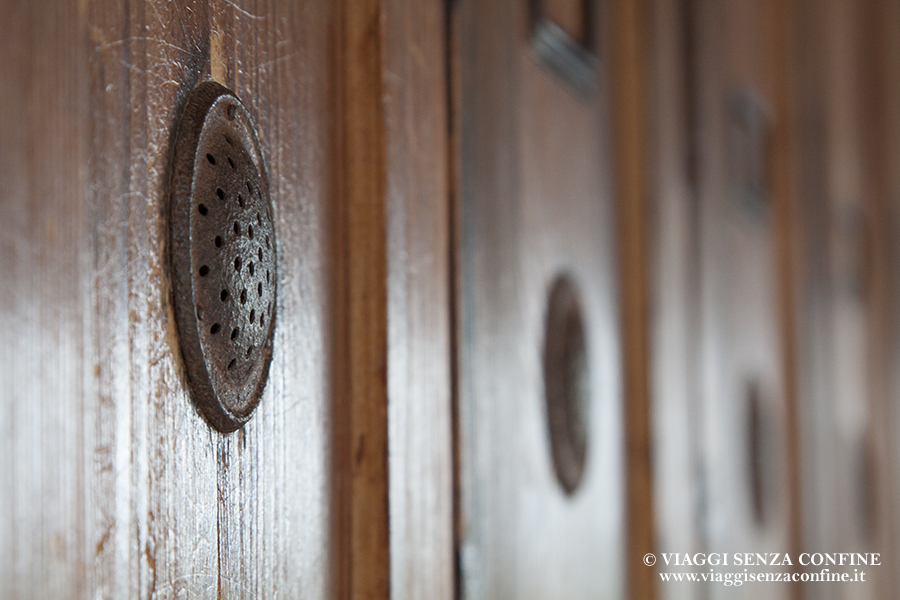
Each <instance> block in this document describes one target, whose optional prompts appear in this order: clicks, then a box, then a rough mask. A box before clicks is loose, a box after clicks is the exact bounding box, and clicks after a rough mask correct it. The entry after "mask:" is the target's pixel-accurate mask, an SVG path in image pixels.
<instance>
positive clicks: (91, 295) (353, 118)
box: [0, 0, 454, 598]
mask: <svg viewBox="0 0 900 600" xmlns="http://www.w3.org/2000/svg"><path fill="white" fill-rule="evenodd" d="M0 16H2V18H3V19H4V21H5V22H7V23H8V24H9V26H10V30H9V33H8V35H5V36H3V41H2V42H0V49H2V54H3V56H4V60H3V62H2V66H0V102H2V106H3V108H4V110H3V116H2V117H0V139H2V140H3V143H2V147H3V149H2V151H0V152H2V162H3V166H2V167H0V181H2V183H0V197H2V199H3V201H2V204H0V221H2V223H3V224H4V226H5V227H7V228H9V231H8V235H6V236H4V238H3V242H2V243H3V246H2V254H3V259H2V260H0V278H2V280H3V284H2V286H0V294H2V301H3V306H4V309H3V310H2V311H0V313H2V314H0V323H2V326H3V328H4V330H5V333H4V336H3V340H4V343H3V350H2V367H0V386H2V391H0V406H2V410H3V413H2V414H3V417H2V437H3V441H2V442H0V443H2V450H3V452H4V460H3V461H0V462H2V467H0V514H2V515H3V516H2V517H0V563H2V567H0V595H3V596H5V597H17V598H51V597H102V598H131V597H134V598H136V597H165V598H169V597H173V598H175V597H177V598H184V597H247V598H263V597H290V598H300V597H303V598H328V597H373V598H375V597H387V596H388V595H391V596H392V597H395V598H420V597H429V598H450V597H452V595H453V589H454V587H453V578H452V572H453V571H452V569H453V562H452V553H453V545H452V544H453V542H452V529H451V525H452V520H451V519H452V493H451V474H452V454H451V443H450V436H451V427H450V402H449V393H450V392H449V390H450V385H449V373H450V361H449V328H450V320H449V306H450V303H449V292H448V281H449V279H448V275H447V271H448V269H449V258H448V252H449V242H448V239H449V238H448V222H449V220H448V219H449V212H448V208H447V187H448V178H447V169H446V165H447V158H446V156H447V117H446V114H447V112H446V94H445V93H444V91H442V90H444V89H445V87H444V85H445V76H444V65H445V54H444V41H443V40H444V34H443V32H444V26H443V17H444V15H443V7H442V5H441V3H439V2H436V1H435V2H424V3H415V4H407V3H402V2H393V1H388V2H364V3H360V2H347V3H343V4H342V3H325V2H299V3H297V2H282V1H278V0H276V1H267V2H250V3H244V2H232V1H230V0H228V1H222V2H219V1H210V2H206V1H179V2H155V1H149V2H142V1H138V2H111V1H105V0H102V1H96V2H80V3H70V2H48V3H31V2H3V3H2V4H0ZM413 50H415V51H413ZM208 79H212V80H215V81H218V82H220V83H221V84H223V85H225V86H226V87H228V88H230V89H231V90H233V91H234V92H235V94H236V95H237V96H238V97H239V98H240V99H241V100H242V102H243V103H244V104H245V106H246V107H247V109H248V111H249V113H250V115H251V116H252V118H253V120H254V122H255V124H256V127H257V130H258V134H259V138H260V145H261V149H262V155H263V159H264V162H265V164H266V165H267V170H268V180H269V186H270V190H271V196H272V200H273V208H274V220H275V229H276V233H277V253H278V259H277V282H278V289H279V292H278V302H277V311H276V317H275V318H276V320H277V326H276V329H275V338H274V346H273V348H274V356H273V361H272V364H271V368H270V373H269V378H268V384H267V386H266V388H265V392H264V394H263V397H262V400H261V402H260V404H259V407H258V409H257V410H256V412H255V414H254V416H253V417H252V418H251V419H250V421H249V422H248V423H247V424H246V425H245V426H244V427H243V428H242V429H241V430H239V431H237V432H236V433H233V434H230V435H223V434H220V433H218V432H217V431H216V430H214V429H213V428H211V427H210V426H209V425H208V424H207V423H206V421H205V420H204V419H203V418H202V417H201V415H200V413H199V412H198V411H197V410H196V409H195V407H194V405H193V404H192V402H191V400H190V397H189V393H188V389H187V383H186V380H185V375H184V368H183V364H182V362H181V360H182V358H181V354H180V351H179V338H178V335H177V331H176V328H175V323H174V319H173V309H172V304H171V299H170V283H169V281H170V275H169V267H168V254H167V252H169V251H170V249H169V248H168V247H167V239H168V230H167V219H166V215H167V213H168V211H167V202H168V185H169V176H170V174H171V169H172V167H171V165H170V158H171V154H172V143H173V139H174V131H175V127H176V124H177V123H178V119H179V116H180V113H181V111H182V109H183V107H184V104H185V101H186V98H187V97H188V94H189V93H190V92H191V90H192V89H193V88H194V86H195V85H196V84H197V83H198V82H201V81H204V80H208ZM386 234H388V235H386ZM388 240H389V241H388ZM389 433H390V440H389V439H388V438H389V436H388V434H389Z"/></svg>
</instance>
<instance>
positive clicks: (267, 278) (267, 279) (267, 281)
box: [266, 269, 272, 283]
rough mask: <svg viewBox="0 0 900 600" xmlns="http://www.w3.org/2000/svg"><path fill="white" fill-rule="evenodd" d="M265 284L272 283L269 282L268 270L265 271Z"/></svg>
mask: <svg viewBox="0 0 900 600" xmlns="http://www.w3.org/2000/svg"><path fill="white" fill-rule="evenodd" d="M266 283H272V282H271V281H270V280H269V270H268V269H266Z"/></svg>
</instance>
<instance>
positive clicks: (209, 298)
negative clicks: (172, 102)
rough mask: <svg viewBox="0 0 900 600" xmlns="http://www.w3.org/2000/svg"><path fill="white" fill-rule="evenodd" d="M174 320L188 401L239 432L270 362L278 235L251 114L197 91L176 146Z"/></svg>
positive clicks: (220, 94) (219, 89) (213, 90)
mask: <svg viewBox="0 0 900 600" xmlns="http://www.w3.org/2000/svg"><path fill="white" fill-rule="evenodd" d="M169 233H170V240H169V241H170V249H171V268H172V284H173V293H174V308H175V320H176V323H177V327H178V335H179V340H180V344H181V352H182V355H183V357H184V363H185V370H186V373H187V377H188V382H189V385H190V389H191V398H192V399H193V401H194V403H195V404H196V405H197V407H198V408H199V409H200V410H201V412H202V413H203V414H204V416H205V417H206V418H207V420H208V421H209V422H210V423H211V424H212V425H213V426H214V427H216V429H218V430H219V431H222V432H230V431H234V430H236V429H238V428H239V427H241V426H242V425H243V424H244V423H245V422H246V421H247V420H248V419H249V418H250V416H251V414H252V413H253V410H254V408H256V405H257V404H258V403H259V399H260V396H261V394H262V390H263V388H264V387H265V383H266V379H267V377H268V372H269V363H270V362H271V359H272V334H273V331H274V320H275V319H274V317H275V299H276V293H275V291H276V285H275V283H276V277H275V265H276V261H275V230H274V226H273V214H272V204H271V201H270V198H269V187H268V181H267V177H266V174H265V167H264V164H263V160H262V155H261V154H260V150H259V141H258V138H257V136H256V131H255V129H254V127H253V123H252V121H251V118H250V115H249V113H248V112H247V110H246V109H245V108H244V106H243V104H241V102H240V101H239V100H238V99H237V98H236V97H235V95H234V94H233V93H232V92H230V91H229V90H228V89H226V88H224V87H223V86H221V85H219V84H218V83H215V82H211V81H210V82H205V83H202V84H200V85H198V86H197V87H196V88H195V89H194V91H193V92H192V93H191V96H190V98H189V99H188V102H187V105H186V106H185V110H184V114H183V116H182V119H181V123H180V125H179V129H178V134H177V136H176V140H175V151H174V156H173V167H172V185H171V199H170V231H169Z"/></svg>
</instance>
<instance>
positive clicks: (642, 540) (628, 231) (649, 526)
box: [609, 0, 656, 599]
mask: <svg viewBox="0 0 900 600" xmlns="http://www.w3.org/2000/svg"><path fill="white" fill-rule="evenodd" d="M644 9H645V3H644V2H633V1H630V0H621V1H618V2H614V3H613V5H612V10H611V11H610V13H611V14H610V27H609V29H610V31H612V39H611V40H610V47H611V51H610V57H611V61H610V64H611V69H610V70H611V83H612V85H611V88H612V90H614V92H613V99H612V106H613V115H614V116H613V119H612V121H613V123H615V129H614V131H613V133H614V140H615V144H616V160H615V167H616V183H617V186H616V191H617V196H618V207H619V234H620V236H621V237H620V243H619V248H620V257H621V258H620V264H621V267H620V270H621V273H622V275H621V284H620V285H621V298H622V300H621V303H622V329H623V331H624V332H625V334H624V335H623V338H622V345H623V362H624V373H625V375H624V384H625V386H624V392H625V397H626V398H628V402H627V407H628V408H627V410H626V411H625V437H626V448H627V450H626V457H627V458H626V461H627V473H628V474H627V489H628V495H627V506H628V525H627V531H628V536H627V539H628V546H627V552H626V558H625V561H626V563H625V564H626V565H627V570H628V593H629V596H630V597H631V598H647V599H652V598H655V589H656V581H655V572H654V570H653V569H648V568H647V565H645V564H644V561H643V557H644V555H646V554H647V553H648V552H652V551H653V546H654V532H655V527H654V518H653V517H654V512H653V483H652V474H651V464H652V463H651V459H650V413H649V408H650V362H649V361H650V349H649V340H650V333H649V323H648V319H649V303H650V286H649V257H648V254H649V241H650V234H649V227H650V218H649V217H650V211H649V205H648V201H649V195H650V189H649V182H648V180H647V176H646V175H647V171H648V167H649V159H648V156H647V154H648V148H647V145H648V141H647V129H648V125H647V118H648V112H647V108H646V100H647V98H646V95H647V81H646V78H647V57H646V44H647V42H646V40H645V39H644V35H645V32H646V28H647V25H648V23H649V22H648V20H647V19H646V17H645V15H644Z"/></svg>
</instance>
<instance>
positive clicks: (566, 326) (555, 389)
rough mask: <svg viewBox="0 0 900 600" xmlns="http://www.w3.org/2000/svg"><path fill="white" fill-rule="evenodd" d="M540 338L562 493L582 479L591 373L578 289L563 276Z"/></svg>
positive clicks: (555, 286)
mask: <svg viewBox="0 0 900 600" xmlns="http://www.w3.org/2000/svg"><path fill="white" fill-rule="evenodd" d="M546 315H547V317H546V319H547V320H546V324H545V326H546V333H545V337H544V356H543V363H544V364H543V367H544V399H545V401H546V406H547V427H548V429H549V433H550V451H551V455H552V460H553V467H554V471H555V472H556V478H557V480H558V482H559V484H560V486H561V487H562V488H563V490H564V491H565V493H567V494H572V493H573V492H575V490H576V489H577V488H578V485H579V483H581V479H582V475H583V473H584V465H585V461H586V458H587V450H588V442H589V440H588V407H589V405H590V371H589V369H588V361H587V343H586V339H585V338H586V336H585V330H584V325H583V321H582V318H581V309H580V302H579V299H578V291H577V289H576V288H575V286H574V284H573V283H572V282H571V280H570V279H569V278H568V277H565V276H561V277H558V278H557V279H556V281H555V282H554V284H553V287H552V288H551V290H550V297H549V301H548V304H547V313H546Z"/></svg>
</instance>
